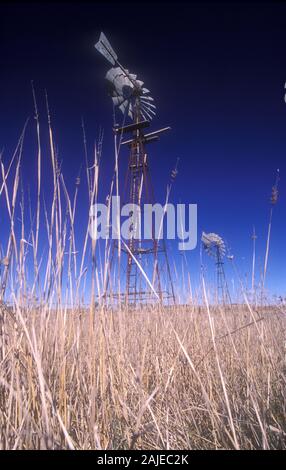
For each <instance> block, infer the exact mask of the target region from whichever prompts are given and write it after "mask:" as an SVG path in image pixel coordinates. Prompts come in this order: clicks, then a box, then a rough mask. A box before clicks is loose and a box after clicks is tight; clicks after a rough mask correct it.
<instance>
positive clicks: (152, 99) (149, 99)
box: [141, 95, 154, 101]
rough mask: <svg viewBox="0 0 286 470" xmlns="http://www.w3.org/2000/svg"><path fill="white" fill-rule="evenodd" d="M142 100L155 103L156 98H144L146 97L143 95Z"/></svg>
mask: <svg viewBox="0 0 286 470" xmlns="http://www.w3.org/2000/svg"><path fill="white" fill-rule="evenodd" d="M141 100H144V101H145V100H146V101H154V98H152V96H144V95H143V96H142V97H141Z"/></svg>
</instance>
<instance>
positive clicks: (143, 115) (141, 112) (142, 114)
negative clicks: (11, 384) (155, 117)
mask: <svg viewBox="0 0 286 470" xmlns="http://www.w3.org/2000/svg"><path fill="white" fill-rule="evenodd" d="M140 114H141V116H142V117H143V119H144V121H148V120H149V118H148V117H146V116H145V114H144V112H143V111H142V109H140Z"/></svg>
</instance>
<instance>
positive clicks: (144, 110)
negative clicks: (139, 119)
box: [140, 106, 153, 120]
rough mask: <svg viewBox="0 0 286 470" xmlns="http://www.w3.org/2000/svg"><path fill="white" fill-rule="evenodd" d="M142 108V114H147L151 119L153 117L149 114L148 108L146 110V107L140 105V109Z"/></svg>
mask: <svg viewBox="0 0 286 470" xmlns="http://www.w3.org/2000/svg"><path fill="white" fill-rule="evenodd" d="M142 108H143V112H144V114H146V115H147V116H148V118H149V119H150V120H152V119H153V117H152V115H151V114H149V110H148V109H146V108H145V106H140V111H142Z"/></svg>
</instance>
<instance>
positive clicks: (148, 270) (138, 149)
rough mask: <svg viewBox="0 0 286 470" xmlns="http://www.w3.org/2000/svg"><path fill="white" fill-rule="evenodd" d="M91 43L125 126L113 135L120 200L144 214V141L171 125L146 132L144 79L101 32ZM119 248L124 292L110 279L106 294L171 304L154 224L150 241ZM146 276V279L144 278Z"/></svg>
mask: <svg viewBox="0 0 286 470" xmlns="http://www.w3.org/2000/svg"><path fill="white" fill-rule="evenodd" d="M95 47H96V48H97V50H98V51H99V52H100V53H101V54H102V55H103V56H104V57H105V58H106V59H107V60H108V61H109V62H110V63H111V64H112V65H113V67H112V68H111V69H110V70H109V71H108V72H107V74H106V79H107V82H108V86H109V91H110V94H111V97H112V101H113V105H114V108H115V109H116V108H118V109H119V110H120V111H121V112H122V113H123V125H122V126H121V127H119V126H118V125H115V126H114V134H115V139H116V138H117V137H119V138H120V146H123V147H125V148H126V147H127V148H129V162H128V168H127V174H126V178H125V190H124V197H125V201H124V202H125V203H129V204H133V205H135V204H136V205H137V206H139V207H140V209H141V214H142V213H143V204H145V203H147V204H153V203H154V202H155V201H154V192H153V187H152V183H151V178H150V168H149V159H148V154H147V149H146V146H147V144H150V143H152V142H155V141H157V140H158V139H159V135H160V134H162V133H163V132H164V131H166V130H168V129H170V128H169V127H166V128H164V129H160V130H158V131H155V132H151V133H147V134H146V133H145V130H146V128H147V127H149V126H150V121H151V120H152V118H153V116H154V115H155V109H156V106H155V105H154V104H153V101H154V100H153V98H152V97H151V96H150V91H149V90H148V89H147V88H145V87H143V85H144V83H143V82H142V81H141V80H138V79H137V75H135V74H131V73H129V71H128V70H127V69H125V68H123V67H122V65H121V64H120V63H119V62H118V59H117V55H116V53H115V52H114V50H113V49H112V47H111V45H110V43H109V41H108V40H107V38H106V37H105V35H104V34H103V33H101V35H100V38H99V41H98V43H97V44H96V45H95ZM127 117H129V118H130V119H131V120H132V124H129V125H124V123H125V120H126V118H127ZM126 134H127V135H129V137H128V138H127V140H122V137H123V136H125V135H126ZM134 232H136V230H134ZM116 248H118V242H115V241H114V242H113V247H112V255H111V264H112V262H113V260H114V257H115V256H116ZM121 249H122V251H123V252H125V254H126V265H125V266H126V270H125V286H124V291H123V292H122V291H121V292H119V293H115V292H112V293H111V290H112V289H111V283H110V279H108V282H107V284H106V290H105V293H104V295H105V297H110V295H112V297H113V298H116V299H117V300H118V301H120V302H123V301H124V302H125V303H127V304H129V305H130V304H131V305H137V304H140V303H154V302H162V303H163V302H164V303H165V302H168V303H170V302H171V303H175V294H174V287H173V283H172V278H171V271H170V266H169V261H168V256H167V251H166V244H165V241H164V239H160V240H158V239H156V237H155V233H154V227H153V229H152V237H151V239H150V240H144V239H142V238H139V239H138V238H136V237H133V236H132V237H131V238H129V240H128V241H127V244H126V245H125V244H124V245H121ZM119 275H121V273H119ZM146 276H147V278H148V279H149V281H148V282H147V281H146ZM109 278H110V276H109Z"/></svg>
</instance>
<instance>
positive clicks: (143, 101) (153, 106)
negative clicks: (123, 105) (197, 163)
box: [141, 98, 156, 109]
mask: <svg viewBox="0 0 286 470" xmlns="http://www.w3.org/2000/svg"><path fill="white" fill-rule="evenodd" d="M141 103H144V104H145V105H146V106H147V107H148V108H149V107H150V108H153V109H156V106H155V105H154V104H152V103H149V102H146V101H145V100H144V98H141Z"/></svg>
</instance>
